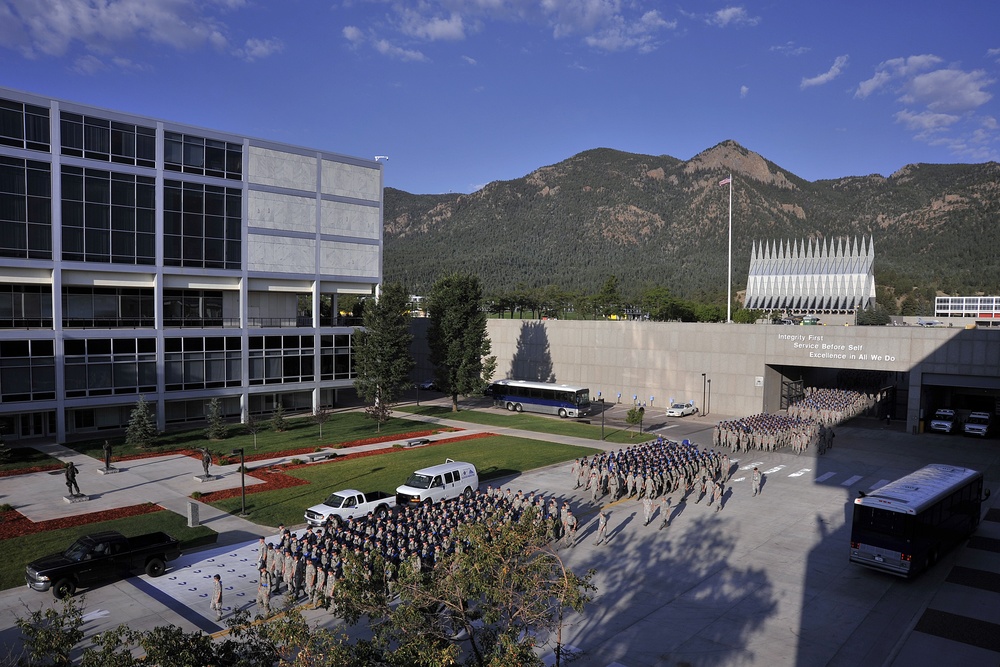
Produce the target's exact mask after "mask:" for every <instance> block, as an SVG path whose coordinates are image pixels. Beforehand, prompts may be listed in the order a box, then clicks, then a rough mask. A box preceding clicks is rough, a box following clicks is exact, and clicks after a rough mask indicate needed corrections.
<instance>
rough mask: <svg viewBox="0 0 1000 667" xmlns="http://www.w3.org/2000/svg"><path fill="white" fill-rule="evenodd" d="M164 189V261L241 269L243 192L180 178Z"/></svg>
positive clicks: (174, 263)
mask: <svg viewBox="0 0 1000 667" xmlns="http://www.w3.org/2000/svg"><path fill="white" fill-rule="evenodd" d="M163 190H164V192H163V261H164V264H166V265H168V266H191V267H200V268H215V269H239V268H240V267H241V265H242V234H243V224H242V214H243V203H242V202H243V197H242V193H241V192H240V191H239V190H237V189H235V188H222V187H217V186H212V185H202V184H199V183H181V182H180V181H166V182H165V183H164V188H163Z"/></svg>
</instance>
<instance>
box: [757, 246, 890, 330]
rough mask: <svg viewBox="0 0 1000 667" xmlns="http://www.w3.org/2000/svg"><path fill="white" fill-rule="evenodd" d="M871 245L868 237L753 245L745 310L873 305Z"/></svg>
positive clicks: (851, 308)
mask: <svg viewBox="0 0 1000 667" xmlns="http://www.w3.org/2000/svg"><path fill="white" fill-rule="evenodd" d="M874 266H875V244H874V241H873V240H872V239H871V238H869V239H867V240H866V239H862V240H861V241H860V242H858V241H857V240H856V239H855V240H854V241H853V242H852V241H850V240H847V241H845V240H843V239H836V240H834V241H833V242H832V243H831V242H830V241H825V240H820V241H812V240H805V241H801V242H797V243H794V244H793V243H787V244H786V243H767V244H765V243H760V244H757V243H754V245H753V252H752V254H751V257H750V272H749V275H748V277H747V291H746V298H745V299H744V301H743V307H744V308H760V309H763V310H769V311H774V310H778V311H783V312H787V313H847V312H855V311H858V310H865V309H866V308H870V307H872V306H874V305H875V272H874Z"/></svg>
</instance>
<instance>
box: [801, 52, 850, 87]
mask: <svg viewBox="0 0 1000 667" xmlns="http://www.w3.org/2000/svg"><path fill="white" fill-rule="evenodd" d="M847 60H848V58H847V56H837V58H836V59H835V60H834V61H833V65H831V66H830V69H828V70H827V71H825V72H823V73H822V74H817V75H816V76H814V77H810V78H808V79H805V78H804V79H802V82H801V83H800V84H799V88H811V87H812V86H822V85H823V84H826V83H830V82H831V81H833V80H834V79H836V78H837V77H838V76H840V74H841V72H843V71H844V67H846V66H847Z"/></svg>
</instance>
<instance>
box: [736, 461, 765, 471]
mask: <svg viewBox="0 0 1000 667" xmlns="http://www.w3.org/2000/svg"><path fill="white" fill-rule="evenodd" d="M762 465H764V462H763V461H754V462H753V463H748V464H746V465H745V466H742V467H741V468H740V470H750V468H753V467H754V466H762Z"/></svg>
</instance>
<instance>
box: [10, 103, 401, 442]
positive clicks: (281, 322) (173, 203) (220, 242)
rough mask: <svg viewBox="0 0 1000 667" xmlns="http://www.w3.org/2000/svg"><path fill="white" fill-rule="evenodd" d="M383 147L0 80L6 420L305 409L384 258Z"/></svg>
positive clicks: (342, 356) (28, 426) (174, 418)
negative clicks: (308, 142) (362, 147)
mask: <svg viewBox="0 0 1000 667" xmlns="http://www.w3.org/2000/svg"><path fill="white" fill-rule="evenodd" d="M381 260H382V166H381V164H380V163H378V162H377V161H375V160H373V159H364V158H354V157H349V156H344V155H338V154H335V153H330V152H327V151H322V150H318V149H309V148H302V147H298V146H289V145H285V144H280V143H276V142H271V141H266V140H262V139H255V138H251V137H244V136H238V135H234V134H229V133H226V132H219V131H214V130H205V129H201V128H196V127H190V126H186V125H182V124H179V123H172V122H170V121H166V120H161V119H155V118H146V117H139V116H134V115H131V114H127V113H121V112H116V111H109V110H105V109H99V108H93V107H89V106H85V105H80V104H74V103H71V102H66V101H62V100H56V99H51V98H47V97H41V96H38V95H32V94H28V93H23V92H18V91H13V90H8V89H4V88H0V430H2V432H3V435H4V437H5V438H7V439H8V440H14V439H27V438H36V437H37V438H54V439H56V440H58V441H63V440H65V439H66V438H68V437H80V436H83V435H85V434H87V433H88V432H96V431H100V430H102V429H120V428H122V427H124V426H125V425H126V424H127V423H128V419H129V415H130V413H131V410H132V407H133V406H134V405H135V402H136V400H137V399H138V397H139V396H140V395H143V396H145V398H146V400H147V401H149V402H150V403H151V404H152V405H153V406H155V408H156V414H157V423H158V425H159V427H160V428H161V429H164V428H166V427H167V426H169V425H170V424H176V423H180V422H185V421H197V420H201V419H203V417H204V414H205V406H206V404H207V402H208V401H209V400H210V399H212V398H218V399H220V401H221V402H222V405H223V407H224V411H225V413H226V414H227V415H228V416H230V417H240V416H242V415H245V414H247V413H254V414H258V415H262V416H267V415H269V414H270V413H271V412H272V411H273V410H274V408H275V406H276V405H278V404H279V403H280V404H282V405H283V406H284V407H285V408H286V409H288V410H304V411H313V410H315V409H317V408H319V407H321V406H332V405H335V404H336V402H337V397H338V392H339V391H340V390H348V391H352V392H353V390H352V389H350V388H351V386H352V384H353V377H354V364H353V361H352V359H351V336H352V333H353V331H354V326H355V325H357V324H359V322H356V321H354V320H352V319H351V318H348V317H344V316H341V315H340V313H339V311H340V309H339V307H338V298H339V297H340V296H341V295H345V294H371V293H372V291H373V289H374V287H375V285H377V284H378V283H379V282H381V277H382V261H381Z"/></svg>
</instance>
